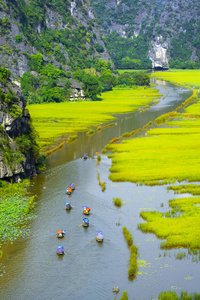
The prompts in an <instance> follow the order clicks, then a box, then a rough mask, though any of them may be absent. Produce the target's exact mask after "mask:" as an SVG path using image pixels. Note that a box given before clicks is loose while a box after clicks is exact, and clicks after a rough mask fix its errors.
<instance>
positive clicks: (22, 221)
mask: <svg viewBox="0 0 200 300" xmlns="http://www.w3.org/2000/svg"><path fill="white" fill-rule="evenodd" d="M29 184H30V181H29V180H24V181H23V182H22V183H17V184H8V183H7V182H1V185H2V186H1V187H0V245H1V244H2V243H3V242H7V241H9V242H10V241H13V240H14V239H16V238H17V237H19V236H24V235H25V234H26V233H27V228H26V226H25V225H26V221H27V220H28V219H30V217H31V215H30V214H29V212H30V209H31V208H32V207H33V201H34V197H33V196H32V197H30V196H29V194H28V192H27V188H28V187H29Z"/></svg>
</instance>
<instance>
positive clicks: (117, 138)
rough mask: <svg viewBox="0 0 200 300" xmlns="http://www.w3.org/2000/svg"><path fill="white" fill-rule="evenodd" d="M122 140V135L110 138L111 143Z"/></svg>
mask: <svg viewBox="0 0 200 300" xmlns="http://www.w3.org/2000/svg"><path fill="white" fill-rule="evenodd" d="M120 140H121V136H120V137H115V138H114V139H112V140H110V141H109V144H114V143H117V142H119V141H120Z"/></svg>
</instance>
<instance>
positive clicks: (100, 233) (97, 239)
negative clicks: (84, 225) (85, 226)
mask: <svg viewBox="0 0 200 300" xmlns="http://www.w3.org/2000/svg"><path fill="white" fill-rule="evenodd" d="M103 239H104V238H103V232H102V231H100V230H99V231H97V236H96V241H97V242H99V243H102V242H103Z"/></svg>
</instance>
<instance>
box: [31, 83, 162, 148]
mask: <svg viewBox="0 0 200 300" xmlns="http://www.w3.org/2000/svg"><path fill="white" fill-rule="evenodd" d="M160 96H161V95H159V93H158V91H157V90H156V89H152V88H147V87H138V88H119V87H116V88H114V89H113V90H112V91H110V92H105V93H103V94H102V101H77V102H62V103H48V104H37V105H28V106H27V108H28V110H29V112H30V115H31V118H32V121H33V126H34V127H35V129H36V130H37V131H38V133H39V144H40V146H41V147H42V150H44V149H46V150H49V148H52V147H53V146H54V142H55V140H56V138H58V137H59V136H65V138H63V139H64V140H68V137H69V136H73V135H74V134H76V133H77V132H83V131H89V130H90V129H93V128H94V127H97V126H98V125H99V124H103V123H107V122H109V121H114V120H116V117H114V115H116V114H122V113H130V112H134V111H136V110H138V109H140V108H141V107H143V108H146V106H147V105H149V104H151V103H152V102H153V101H154V99H158V98H159V97H160ZM100 129H101V128H100ZM98 130H99V128H98Z"/></svg>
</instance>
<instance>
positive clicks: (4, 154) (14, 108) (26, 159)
mask: <svg viewBox="0 0 200 300" xmlns="http://www.w3.org/2000/svg"><path fill="white" fill-rule="evenodd" d="M2 92H3V93H2ZM0 93H1V104H0V124H1V125H0V179H7V180H10V179H12V180H13V181H17V180H18V179H19V178H20V177H21V176H27V177H31V176H33V175H35V174H36V167H35V164H36V158H35V157H34V155H33V153H32V151H31V150H30V149H29V150H27V151H25V152H24V151H23V150H22V149H23V146H25V145H23V146H22V144H20V140H19V137H22V136H24V137H25V136H26V137H27V141H26V142H27V145H29V148H30V143H31V139H29V138H28V137H30V135H31V134H32V128H31V126H30V115H29V113H28V111H27V110H25V105H26V103H25V100H24V97H23V93H22V91H21V90H20V88H19V87H18V86H17V85H14V84H11V83H8V84H6V86H5V85H4V84H2V83H1V82H0ZM6 95H8V97H10V100H9V101H8V100H5V99H9V98H5V97H7V96H6ZM17 138H18V141H19V142H18V143H17V142H16V141H17Z"/></svg>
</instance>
